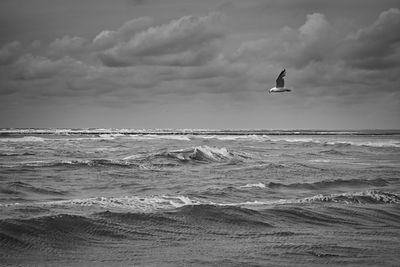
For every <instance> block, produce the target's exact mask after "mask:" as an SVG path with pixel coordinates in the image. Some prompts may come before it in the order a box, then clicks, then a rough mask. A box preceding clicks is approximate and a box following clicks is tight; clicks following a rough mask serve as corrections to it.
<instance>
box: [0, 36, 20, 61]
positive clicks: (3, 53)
mask: <svg viewBox="0 0 400 267" xmlns="http://www.w3.org/2000/svg"><path fill="white" fill-rule="evenodd" d="M21 49H22V46H21V43H20V42H18V41H14V42H11V43H8V44H5V45H3V47H1V48H0V65H8V64H11V63H13V62H14V61H15V60H16V59H17V58H18V56H19V55H20V53H21Z"/></svg>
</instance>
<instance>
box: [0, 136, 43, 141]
mask: <svg viewBox="0 0 400 267" xmlns="http://www.w3.org/2000/svg"><path fill="white" fill-rule="evenodd" d="M44 141H45V139H44V138H42V137H37V136H24V137H15V138H0V142H44Z"/></svg>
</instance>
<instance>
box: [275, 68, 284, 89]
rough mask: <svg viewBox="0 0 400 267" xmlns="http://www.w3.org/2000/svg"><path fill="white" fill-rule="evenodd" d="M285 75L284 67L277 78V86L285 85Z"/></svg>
mask: <svg viewBox="0 0 400 267" xmlns="http://www.w3.org/2000/svg"><path fill="white" fill-rule="evenodd" d="M285 75H286V70H285V69H284V70H283V71H281V73H280V74H279V76H278V78H277V79H276V88H283V87H285V80H284V79H283V77H285Z"/></svg>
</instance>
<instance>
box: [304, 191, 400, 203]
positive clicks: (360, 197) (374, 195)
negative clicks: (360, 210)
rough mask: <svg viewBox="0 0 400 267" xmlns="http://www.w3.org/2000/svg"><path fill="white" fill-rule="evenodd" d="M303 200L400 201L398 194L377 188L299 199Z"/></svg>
mask: <svg viewBox="0 0 400 267" xmlns="http://www.w3.org/2000/svg"><path fill="white" fill-rule="evenodd" d="M299 202H300V203H304V202H335V203H346V204H350V203H353V204H393V203H397V204H398V203H400V196H399V195H397V194H393V193H388V192H382V191H378V190H368V191H362V192H355V193H343V194H331V195H316V196H313V197H307V198H303V199H300V200H299Z"/></svg>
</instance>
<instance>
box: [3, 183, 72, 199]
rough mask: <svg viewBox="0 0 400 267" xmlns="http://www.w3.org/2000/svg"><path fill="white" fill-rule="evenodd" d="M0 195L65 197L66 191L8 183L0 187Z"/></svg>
mask: <svg viewBox="0 0 400 267" xmlns="http://www.w3.org/2000/svg"><path fill="white" fill-rule="evenodd" d="M0 193H2V194H7V195H21V194H27V193H34V194H42V195H56V196H62V195H66V194H67V192H66V191H62V190H57V189H54V188H51V187H48V186H45V187H38V186H33V185H31V184H28V183H24V182H10V183H6V184H3V185H1V186H0Z"/></svg>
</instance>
